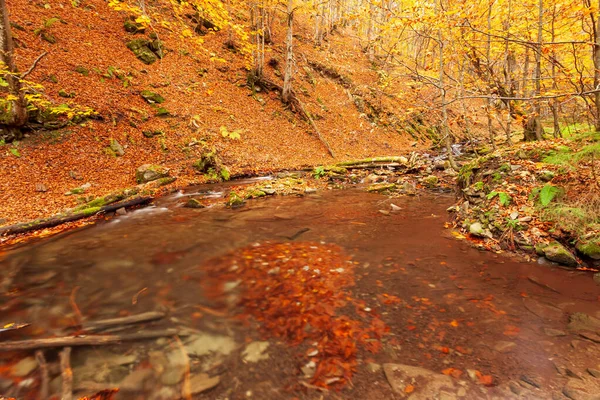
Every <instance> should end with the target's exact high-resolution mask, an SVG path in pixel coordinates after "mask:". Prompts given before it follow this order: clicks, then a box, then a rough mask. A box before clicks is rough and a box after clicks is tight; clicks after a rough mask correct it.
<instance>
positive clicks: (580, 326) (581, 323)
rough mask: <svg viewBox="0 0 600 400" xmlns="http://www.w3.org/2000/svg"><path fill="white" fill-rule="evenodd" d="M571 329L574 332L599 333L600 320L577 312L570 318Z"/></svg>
mask: <svg viewBox="0 0 600 400" xmlns="http://www.w3.org/2000/svg"><path fill="white" fill-rule="evenodd" d="M568 326H569V329H570V330H573V331H592V332H593V331H598V330H600V319H598V318H594V317H592V316H591V315H588V314H586V313H582V312H576V313H573V314H571V315H570V316H569V325H568Z"/></svg>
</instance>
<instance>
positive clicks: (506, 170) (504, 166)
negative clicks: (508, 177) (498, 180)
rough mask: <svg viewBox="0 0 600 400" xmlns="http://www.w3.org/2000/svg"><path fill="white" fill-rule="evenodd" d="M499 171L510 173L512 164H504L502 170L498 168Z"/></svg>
mask: <svg viewBox="0 0 600 400" xmlns="http://www.w3.org/2000/svg"><path fill="white" fill-rule="evenodd" d="M498 171H500V172H510V171H511V168H510V164H508V163H504V164H502V165H501V166H500V168H498Z"/></svg>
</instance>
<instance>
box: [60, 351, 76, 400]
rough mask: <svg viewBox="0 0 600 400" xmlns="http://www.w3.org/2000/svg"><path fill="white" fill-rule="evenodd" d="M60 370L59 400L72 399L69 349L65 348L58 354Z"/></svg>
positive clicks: (71, 372) (71, 371)
mask: <svg viewBox="0 0 600 400" xmlns="http://www.w3.org/2000/svg"><path fill="white" fill-rule="evenodd" d="M60 370H61V375H62V397H61V400H72V399H73V370H72V369H71V348H70V347H65V348H64V349H63V351H61V352H60Z"/></svg>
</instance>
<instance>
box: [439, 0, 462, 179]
mask: <svg viewBox="0 0 600 400" xmlns="http://www.w3.org/2000/svg"><path fill="white" fill-rule="evenodd" d="M440 1H441V0H440ZM435 6H436V11H439V9H438V7H439V6H438V3H437V2H436V3H435ZM437 40H438V44H439V49H440V54H439V69H440V73H439V78H438V79H439V90H440V98H441V99H440V101H441V102H442V123H441V131H442V137H443V138H444V143H445V145H446V152H447V153H448V161H449V162H450V167H451V168H452V169H454V170H456V171H458V169H459V168H458V165H456V161H454V155H453V154H452V138H451V137H450V135H451V133H450V129H449V128H448V105H447V104H446V87H445V85H446V79H445V75H444V67H445V65H444V36H443V34H442V30H441V28H438V37H437Z"/></svg>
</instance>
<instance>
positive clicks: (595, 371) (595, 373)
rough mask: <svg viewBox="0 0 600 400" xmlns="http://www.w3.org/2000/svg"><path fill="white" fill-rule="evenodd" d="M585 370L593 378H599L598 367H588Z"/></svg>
mask: <svg viewBox="0 0 600 400" xmlns="http://www.w3.org/2000/svg"><path fill="white" fill-rule="evenodd" d="M587 372H588V374H590V375H591V376H593V377H594V378H600V369H596V368H588V369H587Z"/></svg>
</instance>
